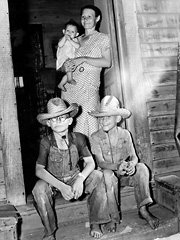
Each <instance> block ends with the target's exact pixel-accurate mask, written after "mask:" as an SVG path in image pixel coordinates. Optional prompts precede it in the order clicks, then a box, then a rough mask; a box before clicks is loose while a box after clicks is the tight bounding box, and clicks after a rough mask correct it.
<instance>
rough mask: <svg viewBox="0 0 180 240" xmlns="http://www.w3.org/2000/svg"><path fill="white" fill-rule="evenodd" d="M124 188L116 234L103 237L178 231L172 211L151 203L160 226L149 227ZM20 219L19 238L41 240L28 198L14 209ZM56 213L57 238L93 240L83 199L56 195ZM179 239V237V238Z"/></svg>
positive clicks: (133, 239) (113, 239) (124, 239)
mask: <svg viewBox="0 0 180 240" xmlns="http://www.w3.org/2000/svg"><path fill="white" fill-rule="evenodd" d="M131 193H132V190H131V189H127V190H126V191H125V192H124V195H123V201H122V223H121V224H120V225H118V228H117V232H116V233H111V234H109V233H104V235H103V237H102V238H101V239H102V240H104V239H108V240H120V239H121V240H154V239H157V238H162V237H168V236H170V235H173V234H176V233H178V224H177V217H176V216H175V215H174V213H172V212H171V211H169V210H167V209H165V208H162V207H159V206H158V205H154V206H152V207H151V208H150V210H151V212H152V213H153V214H154V215H156V216H157V217H158V218H159V219H160V226H159V228H158V229H156V230H152V229H151V228H150V227H149V225H148V224H147V223H146V222H145V221H144V220H142V219H139V217H138V215H137V209H136V204H135V199H134V195H133V194H131ZM17 210H18V212H19V213H20V216H21V218H22V224H21V226H20V224H19V226H18V228H19V230H20V232H21V234H19V238H18V240H41V239H42V237H43V226H42V223H41V221H40V218H39V216H38V214H37V212H36V210H35V209H34V207H33V204H32V199H31V198H29V200H28V204H27V205H26V206H21V207H18V208H17ZM56 212H57V217H58V226H59V229H58V231H57V232H56V239H57V240H85V239H86V240H90V239H91V240H92V239H93V238H92V237H90V236H89V222H88V217H87V206H86V200H84V201H78V202H71V203H69V202H67V201H65V200H63V199H62V198H58V199H57V202H56ZM179 239H180V238H179Z"/></svg>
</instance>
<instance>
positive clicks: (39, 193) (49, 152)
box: [32, 98, 106, 240]
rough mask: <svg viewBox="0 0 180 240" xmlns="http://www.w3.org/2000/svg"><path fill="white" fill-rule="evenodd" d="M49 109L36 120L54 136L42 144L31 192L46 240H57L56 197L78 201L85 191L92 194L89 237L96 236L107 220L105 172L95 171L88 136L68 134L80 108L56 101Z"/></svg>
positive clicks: (50, 136) (54, 99)
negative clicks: (101, 225)
mask: <svg viewBox="0 0 180 240" xmlns="http://www.w3.org/2000/svg"><path fill="white" fill-rule="evenodd" d="M47 109H48V112H47V113H42V114H39V115H38V116H37V120H38V121H39V122H40V123H41V124H46V125H47V126H48V127H50V128H51V129H52V133H51V134H50V135H48V136H46V137H44V138H43V139H42V140H41V142H40V149H39V156H38V159H37V162H36V176H37V177H38V178H39V180H38V181H37V183H36V185H35V187H34V189H33V192H32V193H33V196H34V201H35V207H36V209H37V212H38V214H39V215H40V218H41V220H42V223H43V225H44V229H45V236H44V237H43V239H44V240H55V231H56V230H57V222H56V216H55V206H54V197H55V195H56V193H57V192H58V191H60V192H61V194H62V196H63V197H64V198H65V199H66V200H71V199H78V198H79V197H80V196H81V195H82V193H83V191H85V192H86V193H88V194H89V198H88V209H89V221H90V226H91V230H90V234H91V235H94V228H95V226H96V225H97V224H99V223H100V222H103V219H104V218H106V216H104V210H103V206H102V204H101V203H102V197H103V194H104V182H102V181H101V180H102V179H103V178H102V172H100V171H98V170H94V168H95V163H94V160H93V158H92V156H91V153H90V151H89V149H88V147H87V144H86V139H85V136H84V135H83V134H81V133H75V132H73V133H72V132H69V126H70V125H71V124H72V122H73V117H74V116H75V115H76V113H77V112H78V105H77V104H75V103H73V104H71V105H70V106H69V107H67V106H66V104H65V102H64V101H63V100H62V99H60V98H53V99H50V100H49V102H48V104H47ZM83 160H84V163H85V164H84V169H83V170H82V172H80V168H79V165H78V162H79V161H83ZM81 165H82V164H81ZM101 185H102V186H101ZM101 191H103V193H102V194H101Z"/></svg>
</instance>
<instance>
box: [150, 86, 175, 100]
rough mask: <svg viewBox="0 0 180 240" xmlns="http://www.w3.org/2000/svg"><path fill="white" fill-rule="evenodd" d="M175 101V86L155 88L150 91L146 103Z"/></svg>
mask: <svg viewBox="0 0 180 240" xmlns="http://www.w3.org/2000/svg"><path fill="white" fill-rule="evenodd" d="M167 99H169V100H170V99H171V100H172V99H176V86H175V85H174V86H173V85H172V86H171V85H170V86H157V87H154V88H153V89H152V90H151V93H150V96H149V98H148V101H155V100H167Z"/></svg>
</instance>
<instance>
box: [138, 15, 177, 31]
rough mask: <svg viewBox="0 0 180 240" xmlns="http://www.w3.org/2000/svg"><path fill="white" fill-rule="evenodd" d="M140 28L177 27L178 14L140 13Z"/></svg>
mask: <svg viewBox="0 0 180 240" xmlns="http://www.w3.org/2000/svg"><path fill="white" fill-rule="evenodd" d="M137 20H138V25H139V28H177V27H178V26H179V15H178V14H138V15H137Z"/></svg>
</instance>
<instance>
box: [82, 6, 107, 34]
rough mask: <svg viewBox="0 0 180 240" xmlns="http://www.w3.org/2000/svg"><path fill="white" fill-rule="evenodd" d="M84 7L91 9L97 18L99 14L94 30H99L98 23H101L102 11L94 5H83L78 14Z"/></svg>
mask: <svg viewBox="0 0 180 240" xmlns="http://www.w3.org/2000/svg"><path fill="white" fill-rule="evenodd" d="M84 9H91V10H93V11H94V12H95V17H96V18H97V17H98V16H100V20H99V22H98V23H97V25H96V30H99V27H100V24H101V20H102V12H101V10H100V9H99V8H98V7H96V6H94V5H85V6H84V7H82V8H81V11H80V14H81V15H82V13H83V11H84Z"/></svg>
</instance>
